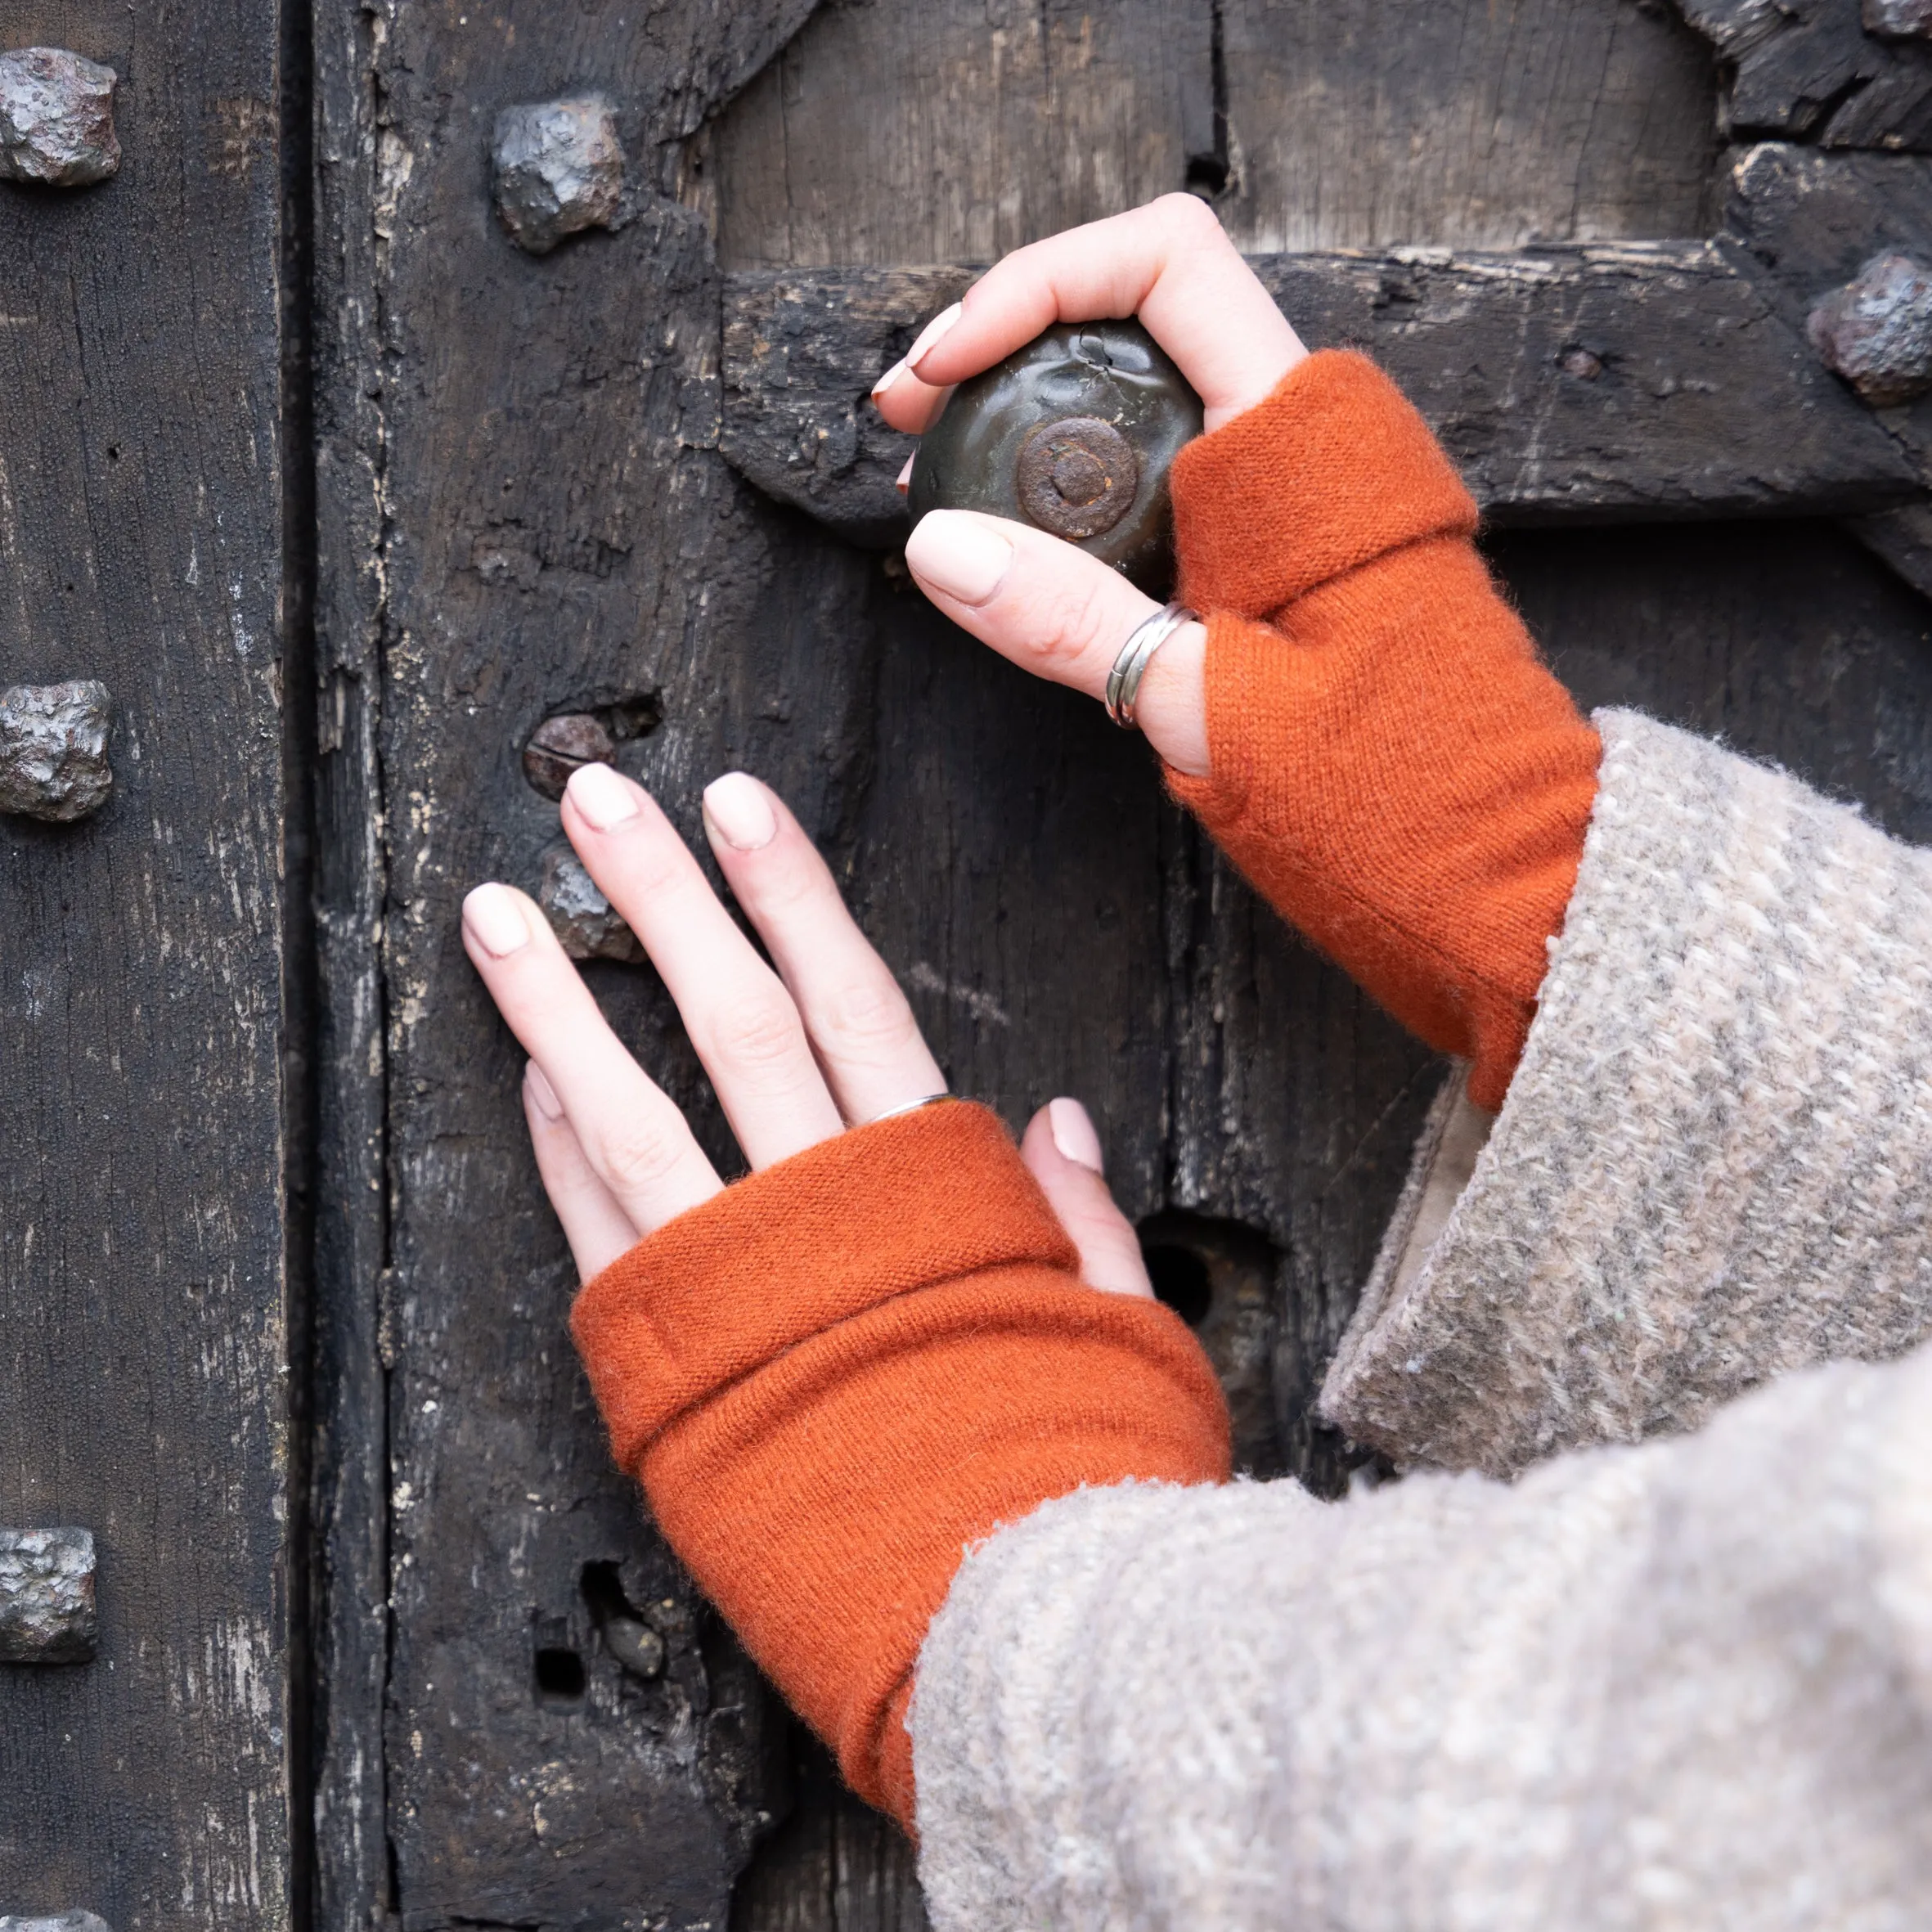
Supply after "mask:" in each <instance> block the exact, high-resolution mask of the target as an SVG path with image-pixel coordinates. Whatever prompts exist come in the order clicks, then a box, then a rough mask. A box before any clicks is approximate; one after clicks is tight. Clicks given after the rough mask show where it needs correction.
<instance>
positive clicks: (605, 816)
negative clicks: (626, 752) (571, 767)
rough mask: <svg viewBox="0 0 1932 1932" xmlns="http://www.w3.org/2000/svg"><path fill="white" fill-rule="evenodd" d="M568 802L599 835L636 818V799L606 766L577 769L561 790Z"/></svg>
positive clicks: (582, 766)
mask: <svg viewBox="0 0 1932 1932" xmlns="http://www.w3.org/2000/svg"><path fill="white" fill-rule="evenodd" d="M565 789H566V790H567V791H568V793H569V795H570V802H571V803H572V804H573V805H574V806H576V807H577V810H578V811H581V812H582V814H583V815H584V816H585V818H586V819H587V820H589V821H590V823H591V825H592V826H593V827H594V828H595V829H596V830H598V831H600V832H609V831H613V830H614V829H616V828H617V827H618V826H619V825H621V824H623V823H624V821H625V820H627V819H634V818H636V816H637V795H636V793H634V792H633V791H632V790H631V788H630V787H629V786H628V785H627V784H625V783H624V781H623V780H622V779H621V778H619V777H618V775H617V774H616V773H615V772H614V771H612V770H611V768H610V767H609V766H608V765H579V766H577V769H576V771H573V772H572V773H571V775H570V783H569V784H568V786H567V787H566V788H565Z"/></svg>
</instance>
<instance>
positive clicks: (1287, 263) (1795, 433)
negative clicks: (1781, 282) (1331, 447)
mask: <svg viewBox="0 0 1932 1932" xmlns="http://www.w3.org/2000/svg"><path fill="white" fill-rule="evenodd" d="M1255 267H1256V271H1257V272H1258V273H1259V274H1260V276H1261V278H1262V280H1263V281H1265V283H1266V284H1267V285H1268V286H1269V290H1270V292H1271V293H1273V294H1274V297H1275V299H1276V300H1277V301H1278V302H1279V303H1280V304H1281V306H1282V308H1283V310H1284V311H1285V312H1287V315H1288V316H1289V317H1291V318H1292V320H1293V321H1294V322H1295V325H1296V328H1297V329H1298V330H1301V333H1302V335H1303V336H1304V338H1305V339H1306V340H1307V341H1309V342H1310V344H1313V345H1314V346H1318V347H1320V346H1328V345H1340V344H1348V345H1353V346H1359V347H1361V348H1364V349H1366V350H1367V351H1368V353H1370V354H1372V355H1373V356H1374V357H1376V359H1377V361H1378V362H1381V363H1382V365H1383V366H1385V367H1386V369H1388V371H1390V373H1391V375H1394V376H1395V379H1396V380H1397V381H1399V382H1400V383H1401V384H1402V385H1403V387H1404V389H1405V390H1406V391H1407V392H1408V393H1409V396H1410V397H1411V398H1413V401H1414V402H1415V403H1416V405H1417V407H1418V408H1419V409H1420V410H1421V411H1422V414H1423V415H1424V416H1427V418H1428V419H1429V421H1430V423H1431V425H1432V426H1433V427H1434V429H1436V433H1437V434H1439V435H1440V436H1441V438H1443V440H1444V442H1445V445H1446V446H1447V447H1448V448H1449V452H1450V453H1451V455H1452V456H1454V458H1455V460H1456V461H1457V463H1458V465H1460V466H1461V468H1462V473H1463V475H1464V477H1465V478H1466V479H1467V481H1468V483H1469V485H1470V487H1471V489H1472V490H1473V491H1474V492H1475V493H1476V497H1477V499H1478V501H1480V502H1481V504H1482V505H1483V506H1484V509H1485V512H1486V513H1487V514H1489V516H1491V517H1492V518H1493V519H1495V520H1497V521H1534V520H1539V519H1551V518H1555V517H1575V516H1583V517H1588V518H1595V519H1606V518H1613V517H1626V518H1627V517H1646V518H1652V517H1660V516H1662V517H1675V516H1685V515H1697V516H1707V515H1727V514H1741V513H1762V512H1776V513H1785V514H1789V513H1791V512H1797V511H1807V510H1856V509H1862V508H1867V507H1871V506H1873V505H1882V504H1884V503H1886V502H1888V501H1896V500H1898V499H1899V498H1901V497H1903V496H1907V495H1908V494H1910V493H1912V491H1913V489H1914V487H1915V472H1914V470H1913V469H1912V465H1911V464H1910V462H1909V461H1907V459H1906V457H1905V456H1904V454H1903V452H1902V451H1901V450H1900V448H1899V447H1898V444H1897V443H1895V442H1894V439H1893V438H1891V437H1890V436H1889V435H1888V434H1886V432H1885V430H1884V429H1882V428H1881V427H1880V426H1879V425H1877V424H1876V423H1875V422H1874V421H1873V420H1872V419H1871V412H1870V411H1867V410H1866V409H1865V408H1864V407H1863V406H1862V405H1861V404H1859V403H1858V402H1856V401H1855V400H1854V399H1853V398H1852V397H1851V396H1850V395H1849V393H1848V392H1847V391H1845V390H1844V388H1843V387H1842V385H1840V384H1838V383H1837V382H1836V381H1835V380H1834V379H1833V378H1832V377H1831V375H1829V374H1828V373H1827V372H1826V371H1825V370H1824V369H1823V368H1822V366H1820V365H1819V364H1818V362H1817V357H1815V356H1814V355H1813V353H1812V352H1811V350H1810V348H1808V346H1807V345H1806V344H1804V341H1803V340H1802V339H1801V338H1800V337H1799V335H1798V333H1797V331H1796V330H1795V328H1794V327H1792V326H1790V323H1788V322H1787V321H1786V320H1784V319H1782V318H1781V317H1780V316H1779V315H1778V314H1777V312H1775V310H1774V308H1773V307H1772V303H1771V301H1770V300H1769V299H1768V297H1767V295H1766V294H1765V293H1764V290H1762V289H1761V288H1760V287H1759V284H1758V282H1757V281H1756V279H1755V278H1754V277H1753V276H1749V275H1746V274H1745V273H1743V272H1741V270H1740V268H1739V267H1738V265H1737V262H1736V261H1735V260H1734V258H1732V255H1731V254H1729V253H1728V252H1727V250H1726V249H1725V248H1724V247H1723V245H1716V244H1706V243H1688V244H1653V245H1638V244H1634V243H1625V244H1622V245H1616V246H1602V247H1592V248H1579V249H1539V250H1535V251H1525V252H1523V253H1521V254H1498V255H1453V254H1448V253H1446V252H1436V251H1423V250H1418V249H1409V250H1402V251H1399V252H1397V253H1395V254H1381V255H1367V254H1353V253H1336V254H1321V255H1314V256H1308V255H1302V256H1295V255H1276V256H1263V257H1260V258H1256V262H1255ZM973 273H974V271H973V270H971V269H968V268H944V269H939V268H935V269H923V270H915V269H857V270H843V271H839V270H828V271H806V272H798V271H776V270H765V271H756V270H754V271H748V272H744V273H741V274H739V275H736V276H733V277H732V278H731V281H730V289H729V292H728V294H727V297H726V324H725V373H724V380H725V418H724V429H723V435H722V447H723V449H724V452H725V453H726V456H727V457H728V458H729V459H730V461H731V462H732V463H733V464H734V465H735V466H736V467H737V468H738V469H739V471H740V472H741V473H742V474H744V476H746V477H747V478H748V479H750V480H751V481H752V482H753V483H757V485H758V487H760V488H761V489H762V490H764V491H765V492H766V493H767V494H768V495H770V496H774V497H775V498H776V499H778V500H779V501H781V502H785V503H789V504H792V505H794V506H796V507H797V508H798V509H801V510H806V512H808V513H809V514H811V515H812V516H814V517H816V518H817V519H819V520H820V521H821V522H823V523H826V524H827V525H828V526H829V527H830V528H833V530H836V531H837V532H839V533H840V534H841V535H842V536H844V537H847V538H848V539H850V540H851V541H856V542H861V543H871V544H875V545H887V544H890V543H892V542H894V541H903V537H904V532H905V527H906V525H905V510H904V506H903V500H902V499H901V497H900V496H898V493H897V492H896V489H895V488H894V479H896V476H897V475H898V473H899V470H900V468H901V465H903V464H904V462H905V459H906V457H907V456H909V455H910V453H911V451H912V448H913V447H914V445H913V439H912V438H910V437H905V436H901V435H900V434H897V433H896V432H895V431H893V430H892V429H887V427H886V425H884V424H883V422H881V421H880V420H879V418H878V412H877V411H875V410H874V409H873V408H872V407H871V405H870V403H869V400H868V399H867V398H868V393H869V390H870V388H871V385H872V384H873V382H874V380H876V379H877V376H878V372H879V371H881V370H883V369H884V368H886V367H887V366H888V365H889V364H890V363H891V362H892V359H893V357H895V356H896V355H897V354H899V353H902V352H903V350H904V348H905V346H906V344H908V342H909V341H910V338H911V336H912V335H913V334H914V333H915V332H916V330H917V329H918V327H919V325H920V324H921V322H922V321H923V320H924V319H925V318H926V317H928V316H930V315H932V314H933V313H934V312H937V310H938V309H939V308H942V307H944V306H945V304H946V303H948V302H950V301H952V300H954V299H956V298H957V296H958V295H959V293H960V291H961V290H963V289H964V287H965V286H966V285H967V283H968V281H970V280H971V278H972V276H973Z"/></svg>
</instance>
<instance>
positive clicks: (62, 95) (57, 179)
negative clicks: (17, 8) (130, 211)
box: [0, 47, 121, 188]
mask: <svg viewBox="0 0 1932 1932" xmlns="http://www.w3.org/2000/svg"><path fill="white" fill-rule="evenodd" d="M115 79H116V76H115V71H114V70H113V69H112V68H111V67H103V66H102V65H101V64H100V63H99V62H98V61H88V60H83V58H82V57H81V56H79V54H70V53H69V52H68V51H67V50H66V48H65V47H16V48H15V49H14V50H13V52H11V53H0V181H26V182H38V183H39V185H40V186H43V187H49V188H85V187H91V186H92V185H93V184H94V183H95V182H97V181H106V179H107V177H108V176H109V175H110V174H112V173H114V171H115V169H116V168H119V166H120V164H121V144H120V142H119V141H118V140H117V139H116V138H115V132H114V90H115Z"/></svg>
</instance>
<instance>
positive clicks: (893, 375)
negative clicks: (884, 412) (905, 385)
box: [872, 356, 905, 401]
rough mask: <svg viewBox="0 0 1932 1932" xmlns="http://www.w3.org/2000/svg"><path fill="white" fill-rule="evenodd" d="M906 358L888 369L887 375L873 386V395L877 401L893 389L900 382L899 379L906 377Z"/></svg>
mask: <svg viewBox="0 0 1932 1932" xmlns="http://www.w3.org/2000/svg"><path fill="white" fill-rule="evenodd" d="M902 375H905V357H904V356H901V357H900V358H899V360H898V361H897V362H895V363H894V364H893V365H892V367H891V368H890V369H888V370H887V371H886V372H885V374H884V375H882V376H881V377H880V378H879V379H878V381H877V382H875V383H874V384H873V385H872V393H873V397H874V400H875V401H876V400H877V398H879V397H881V396H883V395H884V393H886V391H887V389H891V388H892V384H894V383H896V381H898V380H899V378H900V377H901V376H902Z"/></svg>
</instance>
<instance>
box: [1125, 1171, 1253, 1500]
mask: <svg viewBox="0 0 1932 1932" xmlns="http://www.w3.org/2000/svg"><path fill="white" fill-rule="evenodd" d="M1139 1235H1140V1251H1141V1254H1142V1256H1143V1258H1144V1259H1145V1260H1146V1262H1147V1271H1148V1278H1149V1279H1150V1280H1151V1281H1152V1283H1153V1288H1154V1292H1155V1294H1156V1295H1157V1296H1159V1297H1160V1299H1161V1301H1164V1302H1165V1303H1166V1305H1167V1306H1168V1307H1170V1308H1171V1309H1172V1310H1174V1312H1175V1314H1177V1315H1179V1317H1180V1319H1182V1320H1183V1321H1184V1322H1185V1323H1187V1324H1188V1327H1189V1328H1192V1329H1193V1331H1194V1332H1195V1334H1196V1335H1197V1336H1198V1337H1200V1339H1201V1346H1202V1348H1203V1349H1205V1350H1206V1352H1207V1359H1208V1360H1209V1361H1211V1363H1212V1364H1214V1371H1215V1375H1216V1376H1217V1377H1219V1378H1220V1385H1221V1389H1222V1392H1223V1393H1224V1395H1226V1396H1227V1398H1228V1410H1229V1418H1230V1419H1231V1420H1232V1421H1233V1425H1234V1463H1235V1467H1237V1468H1238V1469H1239V1470H1241V1471H1243V1472H1245V1473H1247V1474H1251V1475H1260V1476H1274V1475H1278V1474H1279V1473H1280V1472H1281V1470H1282V1468H1283V1461H1282V1448H1281V1418H1280V1416H1279V1414H1278V1410H1277V1408H1276V1404H1275V1397H1274V1341H1275V1333H1276V1318H1275V1294H1276V1286H1275V1277H1276V1275H1277V1274H1278V1270H1279V1267H1280V1256H1278V1254H1277V1253H1276V1251H1275V1247H1274V1242H1271V1241H1270V1240H1269V1238H1267V1236H1266V1235H1265V1234H1262V1233H1257V1232H1256V1229H1252V1228H1249V1227H1244V1226H1243V1225H1242V1224H1241V1223H1240V1222H1239V1221H1230V1220H1216V1219H1215V1217H1213V1216H1212V1215H1203V1214H1188V1213H1185V1212H1184V1211H1179V1210H1175V1209H1170V1210H1169V1211H1166V1213H1163V1214H1157V1215H1149V1216H1148V1219H1147V1220H1144V1221H1143V1222H1142V1223H1141V1224H1140V1227H1139Z"/></svg>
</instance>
